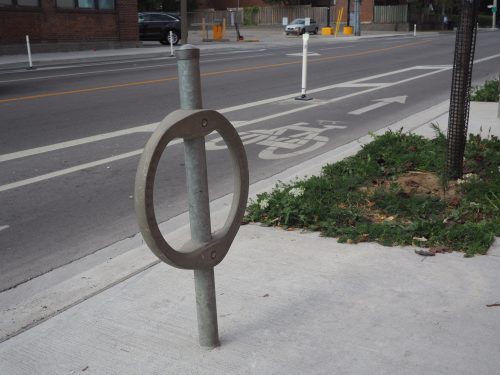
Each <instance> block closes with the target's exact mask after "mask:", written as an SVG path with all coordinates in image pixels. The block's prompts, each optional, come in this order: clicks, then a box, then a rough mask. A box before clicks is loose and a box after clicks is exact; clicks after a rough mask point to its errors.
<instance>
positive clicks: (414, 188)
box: [396, 171, 460, 200]
mask: <svg viewBox="0 0 500 375" xmlns="http://www.w3.org/2000/svg"><path fill="white" fill-rule="evenodd" d="M396 181H397V183H398V185H399V186H401V188H402V189H403V191H404V192H405V193H407V194H409V195H432V196H433V197H439V198H441V199H446V200H454V199H456V198H460V192H459V189H458V188H457V183H456V181H451V182H449V183H448V187H447V188H446V190H445V189H444V188H443V185H442V184H441V181H440V180H439V177H438V176H437V175H436V174H435V173H431V172H419V171H411V172H408V173H406V174H405V175H402V176H399V177H398V178H397V180H396Z"/></svg>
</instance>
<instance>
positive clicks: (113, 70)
mask: <svg viewBox="0 0 500 375" xmlns="http://www.w3.org/2000/svg"><path fill="white" fill-rule="evenodd" d="M270 55H272V53H264V54H260V55H252V56H237V57H224V58H220V59H207V60H205V59H202V60H201V62H203V63H205V62H219V61H228V60H229V61H233V60H243V59H248V58H249V57H252V58H253V57H263V56H270ZM167 66H177V62H175V61H174V62H172V63H167V64H158V65H142V66H132V67H128V68H117V69H106V70H94V71H88V72H80V73H67V74H54V75H47V76H41V77H29V78H16V79H9V80H3V81H0V83H9V82H21V81H34V80H42V79H49V78H66V77H76V76H83V75H92V74H101V73H112V72H123V71H129V70H145V69H153V68H165V67H167ZM13 73H15V72H13Z"/></svg>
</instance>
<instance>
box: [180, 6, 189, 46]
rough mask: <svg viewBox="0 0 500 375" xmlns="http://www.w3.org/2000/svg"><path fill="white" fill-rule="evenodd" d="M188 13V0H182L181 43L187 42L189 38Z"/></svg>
mask: <svg viewBox="0 0 500 375" xmlns="http://www.w3.org/2000/svg"><path fill="white" fill-rule="evenodd" d="M187 24H188V15H187V0H181V44H187V40H188V27H187Z"/></svg>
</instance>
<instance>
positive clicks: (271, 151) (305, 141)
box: [206, 120, 346, 160]
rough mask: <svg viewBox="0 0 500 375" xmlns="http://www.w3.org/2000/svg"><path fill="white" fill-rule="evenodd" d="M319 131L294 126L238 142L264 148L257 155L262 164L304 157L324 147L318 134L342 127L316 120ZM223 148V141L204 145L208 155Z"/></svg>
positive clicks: (247, 135) (260, 132)
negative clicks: (267, 161)
mask: <svg viewBox="0 0 500 375" xmlns="http://www.w3.org/2000/svg"><path fill="white" fill-rule="evenodd" d="M318 124H319V125H320V127H312V126H308V125H310V124H309V123H307V122H297V123H295V124H292V125H286V126H282V127H279V128H274V129H258V130H249V131H245V132H241V133H239V134H240V138H241V140H242V141H243V144H244V145H249V144H257V145H259V146H265V147H266V148H265V149H264V150H262V151H261V152H260V153H259V158H261V159H265V160H272V159H285V158H290V157H292V156H297V155H301V154H305V153H308V152H311V151H314V150H317V149H318V148H320V147H322V146H324V145H325V144H326V143H327V142H328V140H329V139H328V137H325V136H324V135H320V134H321V133H323V132H325V131H327V130H332V129H345V128H346V127H345V126H339V125H335V124H337V122H336V121H329V120H318ZM225 148H226V145H225V143H224V141H223V140H222V138H215V139H212V140H210V141H207V143H206V149H207V150H210V151H214V150H223V149H225Z"/></svg>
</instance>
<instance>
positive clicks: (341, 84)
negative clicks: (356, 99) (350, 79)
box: [337, 82, 388, 88]
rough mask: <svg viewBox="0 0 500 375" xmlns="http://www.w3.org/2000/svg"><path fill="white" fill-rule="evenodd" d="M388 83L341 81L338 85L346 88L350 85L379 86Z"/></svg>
mask: <svg viewBox="0 0 500 375" xmlns="http://www.w3.org/2000/svg"><path fill="white" fill-rule="evenodd" d="M385 85H388V83H368V82H367V83H340V84H339V85H338V86H337V87H344V88H349V87H379V86H385Z"/></svg>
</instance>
